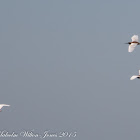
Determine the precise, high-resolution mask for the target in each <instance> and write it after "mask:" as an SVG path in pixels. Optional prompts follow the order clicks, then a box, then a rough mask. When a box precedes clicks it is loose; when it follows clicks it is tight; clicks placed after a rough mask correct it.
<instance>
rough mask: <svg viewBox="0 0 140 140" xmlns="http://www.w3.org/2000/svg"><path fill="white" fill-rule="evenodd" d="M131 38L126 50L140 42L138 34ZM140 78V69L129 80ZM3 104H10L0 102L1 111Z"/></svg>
mask: <svg viewBox="0 0 140 140" xmlns="http://www.w3.org/2000/svg"><path fill="white" fill-rule="evenodd" d="M131 39H132V42H128V43H126V44H130V45H129V47H128V52H133V51H134V49H135V47H136V46H137V45H140V42H139V38H138V35H133V36H132V37H131ZM136 78H138V79H140V70H139V75H133V76H132V77H131V78H130V80H134V79H136ZM4 106H10V105H7V104H0V112H1V109H2V108H3V107H4Z"/></svg>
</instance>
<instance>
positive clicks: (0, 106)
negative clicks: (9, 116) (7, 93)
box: [0, 104, 10, 111]
mask: <svg viewBox="0 0 140 140" xmlns="http://www.w3.org/2000/svg"><path fill="white" fill-rule="evenodd" d="M4 106H10V105H6V104H0V111H2V110H1V109H2V107H4Z"/></svg>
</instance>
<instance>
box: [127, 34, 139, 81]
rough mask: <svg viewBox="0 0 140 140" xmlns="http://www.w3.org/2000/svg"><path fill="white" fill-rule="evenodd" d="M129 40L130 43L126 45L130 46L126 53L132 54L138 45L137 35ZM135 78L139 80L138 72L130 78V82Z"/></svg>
mask: <svg viewBox="0 0 140 140" xmlns="http://www.w3.org/2000/svg"><path fill="white" fill-rule="evenodd" d="M131 39H132V42H128V43H126V44H130V45H129V47H128V52H133V51H134V49H135V47H136V46H137V45H140V42H139V38H138V35H133V36H132V37H131ZM136 78H138V79H140V70H139V75H133V76H132V77H131V78H130V80H134V79H136Z"/></svg>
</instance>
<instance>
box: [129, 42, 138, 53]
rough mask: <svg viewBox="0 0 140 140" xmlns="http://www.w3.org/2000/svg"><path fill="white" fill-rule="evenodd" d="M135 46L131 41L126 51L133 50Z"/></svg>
mask: <svg viewBox="0 0 140 140" xmlns="http://www.w3.org/2000/svg"><path fill="white" fill-rule="evenodd" d="M136 46H137V44H136V43H131V44H130V45H129V47H128V52H133V51H134V49H135V47H136Z"/></svg>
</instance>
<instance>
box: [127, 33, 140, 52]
mask: <svg viewBox="0 0 140 140" xmlns="http://www.w3.org/2000/svg"><path fill="white" fill-rule="evenodd" d="M131 39H132V42H128V43H126V44H130V45H129V47H128V52H133V50H134V49H135V47H136V46H137V45H140V42H139V38H138V35H133V36H132V37H131Z"/></svg>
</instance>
